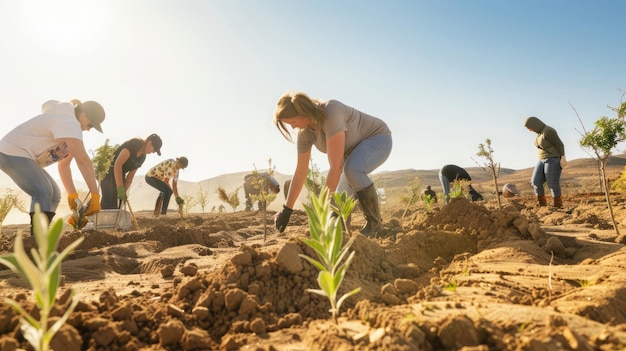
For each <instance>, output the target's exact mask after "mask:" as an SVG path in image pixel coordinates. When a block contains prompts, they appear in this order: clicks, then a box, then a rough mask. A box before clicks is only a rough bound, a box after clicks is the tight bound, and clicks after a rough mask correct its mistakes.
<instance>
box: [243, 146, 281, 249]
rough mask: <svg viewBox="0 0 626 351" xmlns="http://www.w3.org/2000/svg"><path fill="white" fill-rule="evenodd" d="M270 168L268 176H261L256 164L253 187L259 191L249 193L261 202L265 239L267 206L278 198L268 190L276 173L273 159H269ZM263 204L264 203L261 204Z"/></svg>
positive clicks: (260, 208)
mask: <svg viewBox="0 0 626 351" xmlns="http://www.w3.org/2000/svg"><path fill="white" fill-rule="evenodd" d="M268 164H269V168H268V170H267V175H268V177H259V176H257V175H258V173H259V172H258V171H257V169H256V166H254V171H252V174H253V175H254V176H253V177H252V178H251V179H252V187H253V188H254V189H257V190H258V191H259V193H258V194H257V195H249V196H250V199H251V200H252V201H253V203H254V202H257V201H258V203H259V210H260V211H261V212H263V240H264V241H265V240H267V207H268V206H269V204H271V203H272V201H274V200H275V199H276V194H274V193H273V192H268V191H267V189H269V184H268V183H267V182H269V181H270V179H271V178H272V176H273V175H274V169H275V168H276V167H275V166H274V167H272V159H271V158H270V159H269V160H268ZM261 204H263V205H261Z"/></svg>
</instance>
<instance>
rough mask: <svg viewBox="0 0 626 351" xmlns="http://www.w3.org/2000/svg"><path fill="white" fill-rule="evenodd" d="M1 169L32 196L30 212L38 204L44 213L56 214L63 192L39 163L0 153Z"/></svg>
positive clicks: (33, 210)
mask: <svg viewBox="0 0 626 351" xmlns="http://www.w3.org/2000/svg"><path fill="white" fill-rule="evenodd" d="M0 169H1V170H2V171H4V173H6V174H7V175H8V176H9V177H11V179H13V181H14V182H15V184H16V185H17V186H18V187H19V188H20V189H22V190H23V191H24V192H25V193H27V194H28V195H30V196H31V203H30V212H35V204H36V203H38V204H39V206H40V208H41V211H42V212H55V211H56V209H57V207H58V206H59V202H60V201H61V190H60V189H59V186H58V185H57V183H56V182H55V181H54V179H52V177H51V176H50V174H48V172H46V171H45V170H44V169H43V168H41V166H39V164H38V163H37V162H35V161H34V160H32V159H30V158H26V157H19V156H9V155H5V154H3V153H1V152H0Z"/></svg>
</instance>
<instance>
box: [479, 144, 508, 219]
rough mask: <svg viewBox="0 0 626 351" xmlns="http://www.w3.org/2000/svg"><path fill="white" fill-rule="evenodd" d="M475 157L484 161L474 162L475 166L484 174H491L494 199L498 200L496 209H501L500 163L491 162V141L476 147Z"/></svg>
mask: <svg viewBox="0 0 626 351" xmlns="http://www.w3.org/2000/svg"><path fill="white" fill-rule="evenodd" d="M476 156H478V157H481V158H483V159H485V161H484V162H483V163H482V164H481V163H479V162H477V161H476V160H474V162H476V164H477V165H478V166H479V167H481V168H482V169H484V170H485V172H487V173H489V174H491V178H492V179H493V186H494V190H495V193H496V199H497V200H498V208H502V203H501V202H500V192H499V191H498V189H499V188H498V176H499V175H500V162H495V161H494V160H493V148H492V147H491V139H487V140H485V143H484V144H483V143H480V144H479V145H478V152H477V153H476Z"/></svg>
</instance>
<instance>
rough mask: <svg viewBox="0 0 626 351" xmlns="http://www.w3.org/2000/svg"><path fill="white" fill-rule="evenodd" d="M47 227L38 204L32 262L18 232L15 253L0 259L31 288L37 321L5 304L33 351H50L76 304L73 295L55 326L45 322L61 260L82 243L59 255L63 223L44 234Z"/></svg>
mask: <svg viewBox="0 0 626 351" xmlns="http://www.w3.org/2000/svg"><path fill="white" fill-rule="evenodd" d="M46 228H48V219H47V216H46V215H45V214H44V213H42V212H41V209H40V208H39V205H38V204H37V205H35V214H34V215H33V233H34V236H35V242H36V244H37V248H33V249H31V256H32V261H31V259H30V258H29V256H28V254H27V253H26V251H25V250H24V241H23V238H22V232H21V231H19V232H18V233H17V236H16V238H15V248H14V252H13V253H9V254H5V255H2V256H0V264H3V265H5V266H7V267H8V268H9V269H11V270H12V271H13V272H14V273H16V274H17V275H19V276H21V277H23V278H25V279H26V280H27V281H28V283H29V284H30V286H31V289H32V292H33V295H34V298H35V304H36V305H37V308H38V309H39V320H37V319H35V317H33V316H32V315H30V314H29V313H28V312H26V310H24V308H23V307H22V306H21V305H20V304H19V303H18V302H17V301H15V300H12V299H6V302H7V304H9V305H10V306H11V307H13V309H15V311H17V312H18V313H19V314H20V325H21V330H22V334H23V335H24V338H25V339H26V340H27V341H28V342H29V343H30V344H31V345H32V346H33V348H34V349H35V350H36V351H47V350H49V349H50V342H51V341H52V337H53V336H54V334H55V333H56V332H57V331H59V329H60V328H61V326H62V325H63V324H64V323H65V322H66V321H67V318H68V317H69V315H70V313H72V311H73V310H74V308H75V307H76V305H77V304H78V298H77V297H76V296H75V295H74V293H73V292H72V294H71V297H70V298H71V303H70V305H69V307H68V308H67V310H66V311H65V313H64V314H63V316H61V318H60V319H58V320H57V321H56V322H54V324H52V325H49V321H48V319H49V316H50V312H51V311H52V308H53V307H54V304H55V301H56V293H57V290H58V289H59V285H60V282H61V261H63V259H64V258H65V257H66V256H67V255H68V254H69V253H70V252H71V251H72V250H74V249H75V248H76V247H77V246H78V245H79V244H80V243H81V242H82V241H83V237H79V238H78V239H77V240H75V241H74V242H72V243H71V244H70V245H69V246H67V247H66V248H65V249H64V250H63V251H62V252H61V253H58V252H57V251H56V249H57V247H58V245H59V238H60V235H61V231H62V229H63V221H62V220H61V219H59V220H57V221H56V222H54V224H53V225H52V226H51V227H50V228H49V229H48V232H47V233H46V231H47V230H46Z"/></svg>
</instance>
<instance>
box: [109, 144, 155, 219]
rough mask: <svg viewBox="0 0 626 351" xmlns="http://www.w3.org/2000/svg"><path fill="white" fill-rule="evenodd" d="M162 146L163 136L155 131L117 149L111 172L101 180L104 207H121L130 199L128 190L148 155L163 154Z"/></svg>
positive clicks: (110, 168)
mask: <svg viewBox="0 0 626 351" xmlns="http://www.w3.org/2000/svg"><path fill="white" fill-rule="evenodd" d="M161 146H163V141H162V140H161V137H159V136H158V135H157V134H154V133H153V134H150V135H149V136H148V137H147V138H146V139H145V140H144V139H142V138H139V137H137V138H132V139H129V140H127V141H125V142H124V143H123V144H122V145H120V146H119V147H118V148H117V150H115V153H114V155H113V160H112V161H111V166H110V167H109V172H108V173H107V175H106V176H105V177H104V179H103V180H102V182H101V185H102V202H101V205H102V208H103V209H116V208H120V205H121V204H122V202H124V201H126V200H127V199H128V196H127V194H126V192H127V191H128V188H130V185H131V184H132V182H133V178H134V177H135V173H136V172H137V169H139V167H141V166H142V165H143V163H144V161H145V160H146V155H148V154H151V153H153V152H155V153H156V154H157V155H159V156H161Z"/></svg>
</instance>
